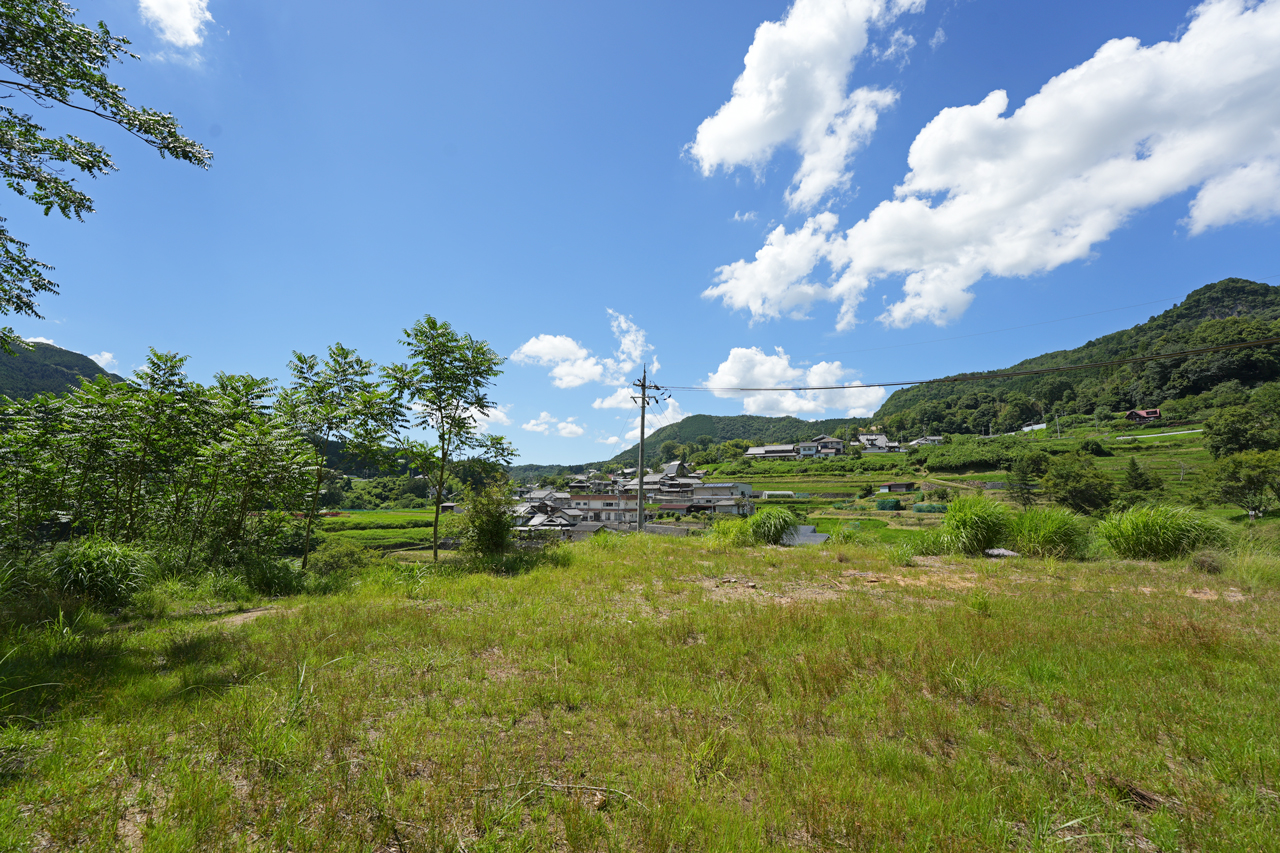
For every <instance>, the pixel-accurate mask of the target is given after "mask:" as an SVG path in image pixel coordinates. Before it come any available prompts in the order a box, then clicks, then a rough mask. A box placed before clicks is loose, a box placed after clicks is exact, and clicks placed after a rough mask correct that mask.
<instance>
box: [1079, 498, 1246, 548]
mask: <svg viewBox="0 0 1280 853" xmlns="http://www.w3.org/2000/svg"><path fill="white" fill-rule="evenodd" d="M1098 535H1099V536H1101V537H1102V538H1103V539H1104V540H1106V542H1107V544H1108V545H1110V546H1111V548H1112V550H1113V551H1115V552H1116V554H1118V555H1119V556H1121V557H1124V558H1126V559H1137V560H1170V559H1173V558H1175V557H1182V556H1185V555H1187V554H1190V553H1191V552H1193V551H1195V550H1196V549H1198V548H1204V547H1208V546H1222V545H1225V544H1226V543H1227V540H1228V531H1227V528H1226V526H1225V525H1224V524H1223V523H1222V522H1220V521H1218V520H1217V519H1216V518H1213V517H1212V516H1208V515H1205V514H1204V513H1200V512H1196V511H1195V510H1191V509H1187V508H1186V507H1175V506H1165V505H1162V504H1156V505H1149V506H1135V507H1133V508H1132V509H1127V510H1125V511H1124V512H1118V513H1113V514H1111V515H1109V516H1107V517H1106V518H1105V519H1104V520H1103V521H1102V522H1101V523H1099V524H1098Z"/></svg>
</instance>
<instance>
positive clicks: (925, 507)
mask: <svg viewBox="0 0 1280 853" xmlns="http://www.w3.org/2000/svg"><path fill="white" fill-rule="evenodd" d="M911 511H912V512H946V511H947V505H946V504H916V505H915V506H913V507H911Z"/></svg>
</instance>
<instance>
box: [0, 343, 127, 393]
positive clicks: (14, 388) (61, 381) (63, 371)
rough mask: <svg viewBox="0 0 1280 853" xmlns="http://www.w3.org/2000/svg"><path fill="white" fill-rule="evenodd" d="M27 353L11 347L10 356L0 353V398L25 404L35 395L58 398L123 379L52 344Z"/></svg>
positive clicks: (76, 353)
mask: <svg viewBox="0 0 1280 853" xmlns="http://www.w3.org/2000/svg"><path fill="white" fill-rule="evenodd" d="M30 346H31V349H21V348H18V347H14V351H13V352H14V354H13V355H5V354H4V353H3V352H0V396H5V397H11V398H13V399H15V400H26V399H30V398H31V397H34V396H35V395H37V394H61V393H63V392H65V391H71V390H74V389H76V388H79V387H80V380H81V379H88V380H90V381H92V380H94V379H96V378H97V377H99V376H106V377H107V378H108V379H109V380H111V381H112V382H123V381H124V378H123V377H121V376H117V375H116V374H114V373H111V372H109V371H106V370H103V369H102V368H101V367H99V366H98V363H97V362H95V361H94V360H93V359H91V358H89V357H88V356H85V355H81V354H80V353H78V352H72V351H71V350H65V349H63V348H62V347H56V346H54V345H53V344H44V343H33V344H30Z"/></svg>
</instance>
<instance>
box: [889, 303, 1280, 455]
mask: <svg viewBox="0 0 1280 853" xmlns="http://www.w3.org/2000/svg"><path fill="white" fill-rule="evenodd" d="M1277 336H1280V287H1273V286H1270V285H1267V284H1262V283H1260V282H1254V281H1247V280H1245V279H1239V278H1228V279H1224V280H1222V281H1219V282H1217V283H1215V284H1210V285H1206V286H1204V287H1202V288H1200V289H1198V290H1195V291H1193V292H1192V293H1190V294H1188V296H1187V298H1186V299H1185V300H1183V301H1182V303H1181V304H1179V305H1175V306H1174V307H1173V308H1170V309H1169V310H1168V311H1165V312H1164V313H1162V314H1160V315H1159V316H1156V317H1152V318H1151V319H1150V320H1148V321H1147V322H1146V323H1142V324H1139V325H1137V326H1134V327H1133V328H1131V329H1127V330H1124V331H1120V332H1114V333H1112V334H1110V335H1105V336H1103V337H1101V338H1098V339H1096V340H1092V341H1089V342H1088V343H1087V344H1085V345H1083V346H1080V347H1077V348H1075V349H1071V350H1060V351H1058V352H1052V353H1046V354H1044V355H1041V356H1037V357H1035V358H1031V359H1027V360H1026V361H1022V362H1019V363H1018V364H1015V365H1012V366H1011V367H1009V368H1007V370H1009V371H1017V370H1034V369H1041V368H1052V367H1064V366H1069V365H1078V364H1091V363H1094V362H1100V361H1111V360H1117V359H1124V358H1132V357H1135V356H1142V355H1154V354H1158V353H1163V352H1179V351H1183V350H1190V349H1197V348H1201V347H1211V346H1217V345H1221V344H1230V343H1237V342H1242V341H1250V340H1259V339H1263V338H1271V337H1277ZM976 375H977V376H979V377H980V376H981V375H982V374H976ZM1276 379H1280V345H1275V346H1264V347H1256V348H1249V349H1242V350H1235V351H1229V352H1222V353H1208V354H1204V355H1199V356H1192V357H1190V358H1177V359H1167V360H1161V361H1153V362H1147V363H1144V364H1131V365H1120V366H1117V367H1108V368H1095V369H1091V370H1082V371H1071V372H1064V373H1060V374H1050V375H1046V376H1029V377H1018V378H1012V379H994V378H993V379H981V378H978V379H975V380H973V381H967V382H964V383H961V384H945V383H938V384H927V385H916V386H914V387H911V388H906V389H903V390H900V391H895V392H894V393H893V394H892V395H891V396H890V397H889V399H888V400H886V401H885V403H884V405H883V406H882V407H881V408H880V411H879V412H877V413H876V416H875V422H876V423H877V424H880V425H882V426H883V427H884V428H885V429H886V430H888V431H889V432H890V433H892V434H895V435H902V436H913V437H914V436H919V435H922V434H931V435H938V434H944V433H948V434H953V433H979V432H986V431H987V430H988V429H991V430H993V431H994V432H997V433H1002V432H1010V431H1012V430H1016V429H1018V428H1019V427H1020V426H1021V425H1022V424H1023V423H1024V422H1026V421H1030V420H1039V419H1040V418H1041V416H1042V414H1043V415H1051V414H1057V415H1093V414H1094V413H1096V412H1101V413H1102V414H1103V415H1104V417H1105V418H1109V417H1110V415H1111V413H1115V412H1124V411H1126V410H1128V409H1131V408H1155V407H1161V408H1167V409H1168V411H1166V412H1165V417H1166V418H1171V417H1172V418H1177V417H1182V416H1186V415H1189V414H1194V413H1195V412H1197V411H1199V410H1201V409H1204V408H1208V407H1211V406H1213V405H1215V404H1216V401H1215V400H1214V399H1213V398H1214V397H1215V395H1216V394H1218V393H1220V392H1222V391H1226V392H1227V393H1230V392H1232V391H1233V390H1234V389H1240V388H1248V387H1250V386H1253V385H1257V384H1259V383H1263V382H1270V381H1274V380H1276ZM1224 384H1225V385H1227V386H1228V387H1227V388H1226V389H1224V388H1223V386H1224ZM1205 395H1208V396H1207V397H1206V396H1205Z"/></svg>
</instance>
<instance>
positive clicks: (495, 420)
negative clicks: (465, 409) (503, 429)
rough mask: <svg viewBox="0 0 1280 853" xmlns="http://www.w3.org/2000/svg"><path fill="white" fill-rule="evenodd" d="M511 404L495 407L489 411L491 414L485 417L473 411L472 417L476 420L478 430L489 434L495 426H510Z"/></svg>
mask: <svg viewBox="0 0 1280 853" xmlns="http://www.w3.org/2000/svg"><path fill="white" fill-rule="evenodd" d="M510 411H511V404H510V403H508V404H507V405H505V406H494V407H493V408H491V409H490V410H489V414H487V415H484V414H481V413H480V412H478V411H476V410H475V409H472V410H471V416H472V417H473V418H475V419H476V429H477V430H478V431H479V432H482V433H487V432H488V431H489V430H490V429H491V428H492V427H493V426H495V425H497V426H510V425H511V415H510V414H508V413H509V412H510Z"/></svg>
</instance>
